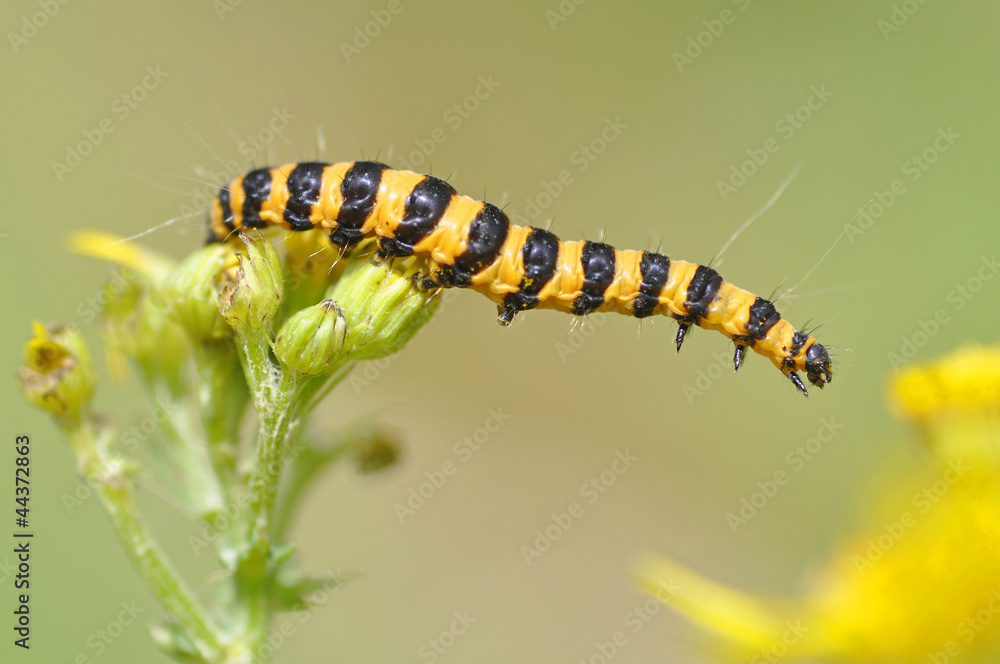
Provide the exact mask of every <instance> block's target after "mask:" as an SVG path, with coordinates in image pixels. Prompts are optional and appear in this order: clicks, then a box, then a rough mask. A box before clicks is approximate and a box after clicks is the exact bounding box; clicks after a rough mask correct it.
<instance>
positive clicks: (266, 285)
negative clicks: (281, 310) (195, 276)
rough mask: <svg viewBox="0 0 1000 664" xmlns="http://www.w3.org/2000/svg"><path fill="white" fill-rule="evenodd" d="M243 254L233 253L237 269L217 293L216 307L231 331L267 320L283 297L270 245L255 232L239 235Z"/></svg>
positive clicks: (281, 277)
mask: <svg viewBox="0 0 1000 664" xmlns="http://www.w3.org/2000/svg"><path fill="white" fill-rule="evenodd" d="M240 239H241V240H243V243H244V244H245V245H246V248H247V252H246V255H244V254H237V258H238V259H239V261H240V266H239V268H238V269H237V270H236V271H235V272H234V273H233V274H232V276H231V278H230V279H229V280H228V281H227V283H226V285H225V286H224V287H223V289H222V292H221V293H220V294H219V298H218V306H219V310H220V311H222V315H223V316H224V317H225V319H226V321H227V322H228V323H229V324H230V325H232V326H233V327H234V328H242V327H243V326H245V325H247V324H257V325H259V324H261V323H263V322H265V321H269V320H270V319H272V318H273V317H274V314H275V313H276V312H277V311H278V306H279V305H280V304H281V298H282V296H283V295H284V274H283V272H282V269H281V260H280V259H279V258H278V252H277V251H275V249H274V247H273V246H272V245H271V242H270V241H269V240H267V239H266V238H265V237H264V236H263V235H261V234H260V233H257V234H256V235H255V236H253V237H247V236H245V235H240Z"/></svg>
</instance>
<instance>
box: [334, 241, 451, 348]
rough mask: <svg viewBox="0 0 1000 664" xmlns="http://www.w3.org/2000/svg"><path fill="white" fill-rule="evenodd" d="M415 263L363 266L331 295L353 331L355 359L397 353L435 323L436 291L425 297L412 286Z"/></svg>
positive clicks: (350, 343) (350, 335) (366, 263)
mask: <svg viewBox="0 0 1000 664" xmlns="http://www.w3.org/2000/svg"><path fill="white" fill-rule="evenodd" d="M416 273H417V270H416V267H415V264H414V262H413V261H396V262H395V264H390V261H384V262H382V263H373V262H371V261H359V264H358V265H357V267H356V268H355V269H353V270H352V271H351V272H349V273H348V274H346V275H345V276H344V278H343V279H341V280H340V281H339V282H338V283H337V285H336V287H335V288H334V289H333V294H332V297H333V298H334V299H335V300H336V301H337V303H338V304H340V306H341V307H342V308H343V310H344V315H345V316H346V317H347V322H348V325H349V329H348V332H347V341H346V344H347V348H348V349H349V352H351V354H352V359H357V360H371V359H376V358H379V357H384V356H386V355H391V354H392V353H395V352H396V351H398V350H399V349H400V348H402V347H403V346H404V345H406V343H407V342H408V341H409V340H410V339H411V338H412V337H413V335H414V334H416V332H417V330H419V329H420V328H421V327H423V325H424V324H425V323H426V322H427V321H429V320H430V319H431V317H432V316H433V315H434V312H435V311H436V310H437V304H438V302H439V298H437V297H436V295H437V292H436V291H421V290H420V289H419V288H417V286H416V284H415V283H414V280H413V278H414V275H415V274H416Z"/></svg>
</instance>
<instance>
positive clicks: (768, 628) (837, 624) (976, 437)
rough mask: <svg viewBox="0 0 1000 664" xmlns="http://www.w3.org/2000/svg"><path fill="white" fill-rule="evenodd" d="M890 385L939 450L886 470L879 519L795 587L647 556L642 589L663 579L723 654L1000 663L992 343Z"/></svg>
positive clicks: (999, 394) (997, 418) (999, 500)
mask: <svg viewBox="0 0 1000 664" xmlns="http://www.w3.org/2000/svg"><path fill="white" fill-rule="evenodd" d="M890 397H891V399H892V401H893V403H894V405H895V407H896V409H897V410H898V412H899V413H900V414H901V415H902V416H903V417H905V418H906V419H908V420H910V421H911V422H913V423H914V424H915V425H916V426H917V427H918V429H919V431H920V433H921V435H922V436H923V437H924V439H925V440H926V442H927V445H928V447H929V449H930V450H931V452H932V454H933V463H931V464H929V466H930V467H929V468H928V469H926V472H925V473H923V474H918V475H917V476H912V475H908V476H905V477H897V478H893V480H892V481H891V482H890V483H889V486H888V487H887V488H886V490H885V492H884V494H883V495H882V496H881V497H880V499H879V501H878V504H877V505H876V507H875V508H874V509H873V510H872V515H871V516H872V518H873V523H874V524H878V525H877V526H875V527H874V528H867V527H865V528H864V529H859V531H858V532H857V533H856V534H854V535H851V536H849V537H847V538H846V539H845V541H843V542H842V544H841V545H840V548H839V550H838V551H837V552H836V553H835V554H834V556H833V557H832V559H831V560H830V561H829V562H828V563H827V564H826V565H825V568H824V570H823V571H822V573H821V574H819V575H818V577H817V578H816V580H815V581H814V582H812V583H811V585H810V587H809V589H808V590H807V592H806V593H805V594H804V595H803V596H802V597H799V598H794V599H786V600H776V599H771V598H754V597H750V596H748V595H745V594H743V593H740V592H739V591H736V590H732V589H728V588H725V587H723V586H720V585H718V584H715V583H714V582H712V581H709V580H707V579H705V578H702V577H701V576H699V575H698V574H696V573H694V572H692V571H691V570H688V569H685V568H684V567H682V566H681V565H679V564H677V563H675V562H673V561H671V560H668V559H665V558H663V557H659V556H647V557H646V558H645V559H643V560H642V561H640V562H639V563H638V564H637V566H636V569H635V577H636V580H637V581H638V583H639V584H640V585H641V586H642V587H643V589H644V590H646V591H647V592H650V593H655V590H656V588H657V586H658V585H659V584H660V583H661V582H662V581H663V580H665V579H670V580H672V582H673V583H675V584H676V585H677V586H678V587H679V588H680V589H681V590H680V591H679V592H678V593H677V594H675V595H674V596H673V597H672V599H671V602H670V603H671V605H672V606H674V607H676V608H678V609H679V610H680V611H681V612H683V613H684V614H685V615H687V616H688V617H689V618H690V619H691V620H692V621H694V622H695V623H697V624H699V625H700V626H701V627H703V628H704V629H706V630H707V631H710V632H712V633H714V634H716V635H717V636H720V637H723V638H722V641H723V643H724V646H723V649H722V650H721V653H722V656H723V658H724V659H728V660H730V661H743V662H745V661H749V662H751V663H752V664H756V663H759V662H768V663H771V662H776V661H779V660H784V661H793V660H799V661H801V660H803V659H809V660H813V661H823V662H866V663H872V664H876V663H880V664H910V663H914V664H917V663H919V664H986V663H990V664H993V663H995V662H1000V463H998V459H1000V347H985V348H983V347H969V348H965V349H962V350H959V351H957V352H955V353H953V354H951V355H950V356H947V357H945V358H943V359H941V360H939V361H937V362H933V363H930V364H927V365H923V366H914V367H910V368H907V369H905V370H903V371H901V372H899V373H898V374H896V376H895V377H894V379H893V380H892V384H891V387H890Z"/></svg>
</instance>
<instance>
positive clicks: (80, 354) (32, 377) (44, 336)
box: [18, 322, 97, 420]
mask: <svg viewBox="0 0 1000 664" xmlns="http://www.w3.org/2000/svg"><path fill="white" fill-rule="evenodd" d="M34 328H35V336H34V338H33V339H31V341H29V342H28V343H27V345H26V346H25V349H24V351H25V352H24V364H25V366H23V367H21V368H20V370H19V371H18V378H19V379H20V381H21V389H22V390H23V392H24V396H25V397H26V398H27V399H28V401H30V402H31V403H33V404H35V405H36V406H38V407H39V408H41V409H43V410H47V411H48V412H49V413H51V414H52V415H54V416H56V417H57V418H60V419H64V420H76V419H78V418H79V416H80V411H81V410H82V409H83V408H84V407H85V406H86V405H87V404H89V403H90V399H91V397H93V396H94V388H95V387H96V386H97V375H96V374H95V373H94V365H93V363H92V362H91V360H90V351H89V350H88V349H87V345H86V343H85V342H84V340H83V337H82V336H81V335H80V333H79V331H77V330H75V329H71V328H68V327H62V326H50V327H45V326H44V325H42V324H41V323H38V322H36V323H35V324H34Z"/></svg>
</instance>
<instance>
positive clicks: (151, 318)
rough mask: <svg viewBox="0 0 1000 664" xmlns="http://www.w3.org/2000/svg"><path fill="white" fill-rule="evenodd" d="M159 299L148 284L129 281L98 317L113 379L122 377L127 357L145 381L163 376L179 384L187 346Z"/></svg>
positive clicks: (113, 294)
mask: <svg viewBox="0 0 1000 664" xmlns="http://www.w3.org/2000/svg"><path fill="white" fill-rule="evenodd" d="M159 299H161V298H154V297H153V293H151V292H150V290H149V286H148V285H147V284H141V283H139V282H132V283H131V284H130V285H129V287H128V288H127V289H125V290H123V291H120V292H117V293H112V295H111V297H110V298H109V301H108V304H107V306H106V307H105V308H104V314H103V316H102V318H101V333H102V335H103V336H104V340H105V342H106V355H107V358H108V364H109V366H110V367H111V370H112V376H113V377H116V378H121V377H122V376H123V375H124V373H125V369H124V358H125V357H128V358H130V359H132V360H134V361H135V362H136V363H137V364H138V365H139V367H140V368H141V370H142V371H143V373H144V374H145V376H146V377H147V378H152V377H164V378H166V379H167V380H168V381H170V382H171V383H173V384H180V382H181V374H182V370H183V367H184V360H185V358H186V357H187V355H188V353H189V352H190V343H189V341H188V339H187V338H186V336H185V334H184V331H183V329H182V328H181V326H180V325H178V324H177V323H175V322H174V320H173V319H172V318H171V317H170V316H169V315H168V314H167V312H166V310H165V309H164V308H163V306H162V305H161V304H159V303H158V302H157V300H159ZM213 308H214V304H213ZM216 317H217V318H218V313H216ZM221 320H222V319H221V318H219V321H220V322H221Z"/></svg>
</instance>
